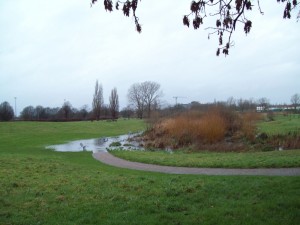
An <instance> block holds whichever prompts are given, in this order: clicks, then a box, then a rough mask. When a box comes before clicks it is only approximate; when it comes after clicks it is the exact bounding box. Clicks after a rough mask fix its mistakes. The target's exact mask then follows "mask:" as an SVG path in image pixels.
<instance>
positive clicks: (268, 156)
mask: <svg viewBox="0 0 300 225" xmlns="http://www.w3.org/2000/svg"><path fill="white" fill-rule="evenodd" d="M110 152H111V153H112V154H113V155H115V156H117V157H120V158H123V159H126V160H129V161H133V162H143V163H150V164H158V165H166V166H185V167H210V168H214V167H215V168H280V167H300V150H288V151H271V152H242V153H239V152H228V153H220V152H199V153H185V152H183V151H176V152H173V153H169V152H166V151H155V152H149V151H117V150H113V151H110Z"/></svg>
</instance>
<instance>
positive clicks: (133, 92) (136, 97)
mask: <svg viewBox="0 0 300 225" xmlns="http://www.w3.org/2000/svg"><path fill="white" fill-rule="evenodd" d="M127 97H128V101H129V103H130V104H131V105H132V106H133V108H134V109H135V110H136V113H137V117H138V118H140V119H143V114H144V108H145V102H144V96H143V93H142V89H141V85H140V84H139V83H136V84H133V85H131V87H130V88H129V90H128V94H127Z"/></svg>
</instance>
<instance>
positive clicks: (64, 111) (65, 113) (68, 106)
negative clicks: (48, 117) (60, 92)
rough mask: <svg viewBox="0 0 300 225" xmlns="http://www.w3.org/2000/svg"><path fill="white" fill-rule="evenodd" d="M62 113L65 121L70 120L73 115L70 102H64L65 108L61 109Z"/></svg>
mask: <svg viewBox="0 0 300 225" xmlns="http://www.w3.org/2000/svg"><path fill="white" fill-rule="evenodd" d="M61 112H62V114H63V117H64V119H65V120H68V119H70V117H71V114H72V113H73V110H72V105H71V103H70V102H68V101H66V102H64V104H63V106H62V107H61Z"/></svg>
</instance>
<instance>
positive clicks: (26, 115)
mask: <svg viewBox="0 0 300 225" xmlns="http://www.w3.org/2000/svg"><path fill="white" fill-rule="evenodd" d="M35 115H36V113H35V108H34V107H33V106H31V105H30V106H26V107H25V108H24V109H23V110H22V112H21V113H20V116H21V119H23V120H35Z"/></svg>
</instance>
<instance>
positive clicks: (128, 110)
mask: <svg viewBox="0 0 300 225" xmlns="http://www.w3.org/2000/svg"><path fill="white" fill-rule="evenodd" d="M120 114H121V116H122V117H123V118H127V119H129V118H131V117H133V116H134V110H133V109H132V108H130V106H127V107H125V108H124V109H122V110H121V111H120Z"/></svg>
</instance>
